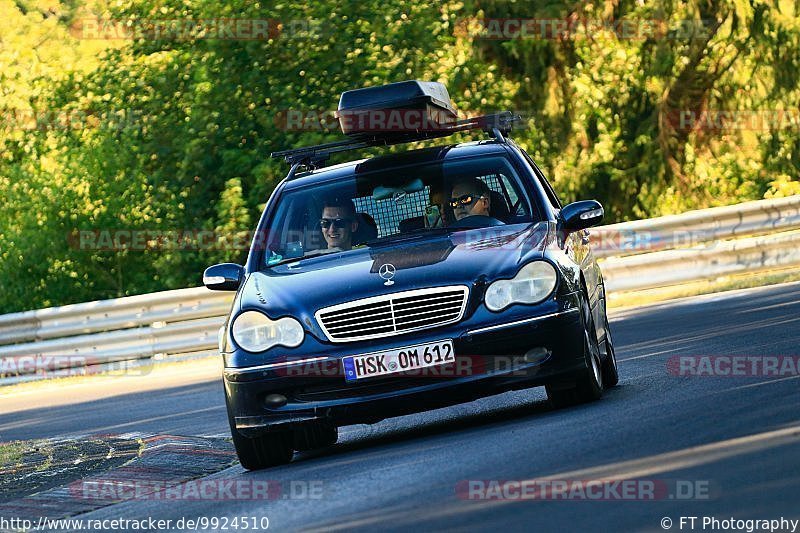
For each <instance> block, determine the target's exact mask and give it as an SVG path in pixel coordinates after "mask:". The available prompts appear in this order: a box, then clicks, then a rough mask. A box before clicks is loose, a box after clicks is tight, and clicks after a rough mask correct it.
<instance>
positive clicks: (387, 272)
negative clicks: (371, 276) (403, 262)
mask: <svg viewBox="0 0 800 533" xmlns="http://www.w3.org/2000/svg"><path fill="white" fill-rule="evenodd" d="M396 271H397V269H396V268H394V265H393V264H391V263H386V264H384V265H381V268H379V269H378V275H379V276H380V277H381V279H383V280H385V282H384V285H386V286H387V287H389V286H391V285H394V281H392V280H393V279H394V273H395V272H396Z"/></svg>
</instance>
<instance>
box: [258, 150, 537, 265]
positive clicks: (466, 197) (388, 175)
mask: <svg viewBox="0 0 800 533" xmlns="http://www.w3.org/2000/svg"><path fill="white" fill-rule="evenodd" d="M369 164H370V161H367V162H366V163H362V164H361V165H359V166H358V167H356V170H355V172H354V173H353V174H351V175H349V176H344V177H342V178H340V179H338V180H336V181H334V182H328V183H317V184H313V185H308V186H303V187H297V188H293V189H289V190H287V191H285V192H284V193H283V194H282V195H281V197H280V198H279V199H278V201H279V206H278V209H277V211H276V212H275V214H274V216H273V217H272V220H270V221H269V222H268V225H267V228H269V229H268V231H267V236H268V237H267V243H266V244H267V253H266V256H265V259H264V262H265V263H266V264H265V266H271V265H276V264H278V263H281V262H285V261H286V260H288V259H298V258H304V257H312V256H318V255H320V254H326V253H331V252H343V251H348V250H352V249H354V248H360V247H364V246H369V245H374V244H379V243H380V242H382V241H385V240H390V239H395V238H398V237H403V236H406V235H419V234H423V235H424V234H426V233H434V232H445V231H454V230H459V229H467V228H480V227H489V226H499V225H504V224H516V223H521V222H530V221H531V220H532V218H531V211H530V206H529V203H528V201H527V197H526V195H525V193H524V189H523V188H522V187H521V185H520V182H519V177H518V176H517V173H516V172H515V171H514V169H513V168H512V166H511V165H510V164H509V162H508V160H507V159H506V158H505V157H502V156H495V157H481V158H469V159H459V160H452V161H437V162H434V163H426V164H420V165H404V166H402V167H393V168H388V169H387V168H379V169H370V168H369Z"/></svg>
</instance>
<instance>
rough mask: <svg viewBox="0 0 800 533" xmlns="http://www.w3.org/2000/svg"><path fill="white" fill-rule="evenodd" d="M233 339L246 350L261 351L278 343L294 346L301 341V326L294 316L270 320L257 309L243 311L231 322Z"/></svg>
mask: <svg viewBox="0 0 800 533" xmlns="http://www.w3.org/2000/svg"><path fill="white" fill-rule="evenodd" d="M232 332H233V340H235V341H236V344H238V345H239V346H241V347H242V348H244V349H245V350H247V351H248V352H263V351H264V350H268V349H269V348H272V347H273V346H277V345H279V344H281V345H283V346H288V347H289V348H294V347H295V346H300V344H301V343H302V342H303V337H304V336H305V333H304V332H303V326H301V325H300V322H298V321H297V320H295V319H294V318H289V317H284V318H281V319H278V320H272V319H271V318H269V317H268V316H267V315H265V314H263V313H259V312H257V311H245V312H244V313H242V314H241V315H239V316H237V317H236V320H234V322H233V328H232Z"/></svg>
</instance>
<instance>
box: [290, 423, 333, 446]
mask: <svg viewBox="0 0 800 533" xmlns="http://www.w3.org/2000/svg"><path fill="white" fill-rule="evenodd" d="M292 433H293V444H292V447H293V448H294V449H295V450H297V451H298V452H304V451H307V450H315V449H317V448H325V447H327V446H333V445H334V444H336V441H337V440H338V439H339V430H338V429H337V427H336V426H334V425H332V424H328V423H324V422H315V423H313V424H308V425H306V426H303V427H301V428H298V429H296V430H294V431H293V432H292Z"/></svg>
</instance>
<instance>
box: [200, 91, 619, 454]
mask: <svg viewBox="0 0 800 533" xmlns="http://www.w3.org/2000/svg"><path fill="white" fill-rule="evenodd" d="M337 115H338V117H339V120H340V123H341V126H342V129H343V131H344V133H345V134H346V135H347V136H346V137H345V138H344V139H343V140H342V141H339V142H334V143H329V144H325V145H321V146H314V147H308V148H300V149H295V150H287V151H284V152H277V153H274V154H273V156H276V157H283V158H285V159H286V160H287V162H289V163H290V164H291V170H290V171H289V174H288V176H287V177H286V178H285V179H284V180H283V181H282V182H281V183H280V184H279V185H278V186H277V187H276V188H275V190H274V192H273V193H272V196H271V198H270V199H269V202H268V203H267V205H266V208H265V210H264V213H263V215H262V217H261V220H260V222H259V225H258V228H257V231H256V232H255V238H254V240H253V244H252V247H251V249H250V252H249V256H248V259H247V264H246V265H244V266H240V265H235V264H229V263H226V264H221V265H215V266H212V267H210V268H208V269H207V270H206V272H205V274H204V277H203V283H204V284H205V285H206V286H207V287H208V288H209V289H213V290H228V291H237V292H236V298H235V300H234V303H233V308H232V310H231V314H230V317H229V320H228V321H227V323H226V325H225V326H224V327H223V328H222V329H221V330H220V352H221V353H222V356H223V358H224V367H225V368H224V385H225V397H226V403H227V408H228V418H229V420H230V427H231V433H232V435H233V442H234V445H235V447H236V451H237V453H238V456H239V459H240V461H241V463H242V465H243V466H244V467H245V468H247V469H259V468H265V467H268V466H272V465H277V464H282V463H286V462H289V461H290V460H291V458H292V455H293V453H294V451H295V450H297V451H301V450H309V449H313V448H318V447H324V446H329V445H331V444H333V443H335V442H336V439H337V436H338V431H337V428H338V427H339V426H342V425H348V424H358V423H374V422H377V421H379V420H381V419H384V418H387V417H392V416H398V415H402V414H407V413H412V412H418V411H425V410H429V409H434V408H437V407H443V406H446V405H452V404H455V403H460V402H465V401H470V400H474V399H476V398H480V397H483V396H489V395H493V394H497V393H500V392H503V391H508V390H513V389H524V388H529V387H534V386H542V385H543V386H545V387H546V390H547V395H548V397H549V399H550V400H551V402H552V403H553V404H554V405H556V406H565V405H571V404H576V403H580V402H588V401H592V400H596V399H598V398H600V396H601V394H602V392H603V389H604V388H607V387H611V386H614V385H615V384H616V383H617V381H618V375H617V364H616V360H615V356H614V347H613V344H612V340H611V332H610V331H609V327H608V319H607V317H606V298H605V289H604V286H603V277H602V274H601V272H600V269H599V268H598V266H597V263H596V262H595V259H594V257H593V255H592V251H591V249H590V247H589V233H588V231H587V228H588V227H591V226H593V225H596V224H598V223H599V222H600V221H601V220H602V218H603V208H602V206H601V205H600V204H599V203H598V202H596V201H593V200H588V201H581V202H575V203H572V204H569V205H566V206H562V205H561V203H560V202H559V200H558V196H557V195H556V193H555V192H554V190H553V188H552V187H551V186H550V184H549V183H548V181H547V179H545V177H544V175H543V174H542V172H541V170H539V168H538V167H537V166H536V164H535V163H534V162H533V160H532V159H531V158H530V157H529V156H528V154H527V153H525V151H524V150H522V149H521V148H520V147H519V146H517V145H516V144H515V143H514V142H513V141H512V140H510V139H509V138H508V134H509V133H510V131H511V126H512V123H513V122H515V120H517V119H518V118H519V117H516V116H515V115H513V114H512V113H509V112H505V113H500V114H496V115H489V116H482V117H477V118H471V119H463V120H457V119H456V115H455V110H454V109H453V108H452V106H451V104H450V98H449V95H448V94H447V90H446V88H445V87H444V86H443V85H441V84H439V83H434V82H421V81H409V82H400V83H393V84H390V85H385V86H381V87H373V88H367V89H359V90H354V91H347V92H345V93H343V94H342V96H341V100H340V104H339V112H338V114H337ZM376 117H377V118H379V119H380V120H377V119H376ZM409 123H413V126H411V127H409V126H408V124H409ZM464 131H484V132H485V133H486V139H485V140H481V141H476V142H466V143H462V144H456V145H452V144H450V145H444V146H437V147H435V148H424V149H416V150H407V151H404V152H398V151H397V150H394V151H392V153H387V154H385V155H382V156H379V157H373V158H370V159H362V160H358V161H352V162H349V163H345V164H340V165H334V166H325V162H326V161H327V160H328V158H329V156H330V154H332V153H337V152H342V151H345V150H357V149H363V148H365V147H377V146H386V145H401V144H403V143H407V142H415V141H420V140H425V139H432V138H440V137H445V136H447V135H451V134H453V133H457V132H464Z"/></svg>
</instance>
